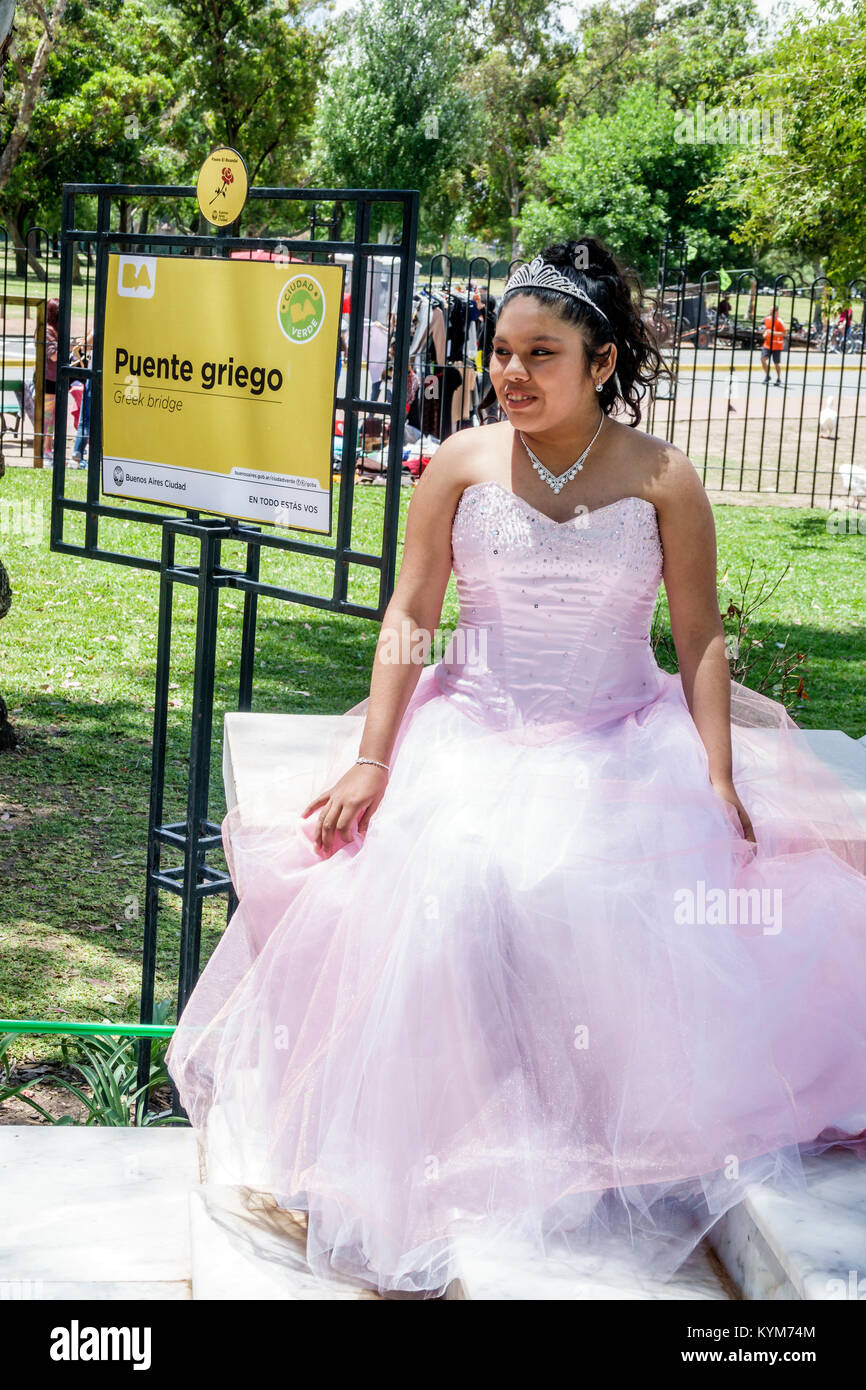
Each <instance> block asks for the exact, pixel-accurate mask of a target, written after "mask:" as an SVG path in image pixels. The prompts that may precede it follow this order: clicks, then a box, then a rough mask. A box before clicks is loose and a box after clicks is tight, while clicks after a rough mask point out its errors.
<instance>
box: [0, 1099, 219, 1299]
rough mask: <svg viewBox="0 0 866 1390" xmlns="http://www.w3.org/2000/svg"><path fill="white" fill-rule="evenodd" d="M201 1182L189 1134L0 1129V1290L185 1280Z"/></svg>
mask: <svg viewBox="0 0 866 1390" xmlns="http://www.w3.org/2000/svg"><path fill="white" fill-rule="evenodd" d="M198 1183H199V1165H198V1151H197V1146H196V1140H195V1135H194V1133H193V1131H192V1130H191V1129H188V1128H182V1127H180V1126H178V1127H167V1128H163V1127H159V1128H153V1129H113V1128H107V1127H106V1128H102V1127H100V1128H97V1127H93V1128H86V1127H84V1126H78V1125H68V1126H67V1125H63V1126H53V1125H8V1126H6V1125H4V1126H0V1284H7V1285H11V1286H12V1287H13V1288H14V1287H19V1286H22V1285H26V1284H27V1283H28V1281H29V1282H30V1283H31V1284H35V1285H38V1284H39V1283H40V1282H42V1283H43V1284H44V1285H45V1287H51V1286H58V1285H67V1284H75V1285H76V1286H77V1287H78V1288H79V1289H80V1288H81V1287H82V1286H83V1285H91V1286H93V1287H98V1286H106V1285H111V1286H116V1285H118V1284H124V1285H127V1286H128V1285H131V1284H151V1283H159V1284H178V1283H180V1284H183V1283H185V1282H186V1281H188V1279H189V1271H190V1250H189V1219H188V1203H189V1193H190V1191H191V1190H192V1188H194V1187H196V1186H198ZM82 1296H84V1295H83V1294H82Z"/></svg>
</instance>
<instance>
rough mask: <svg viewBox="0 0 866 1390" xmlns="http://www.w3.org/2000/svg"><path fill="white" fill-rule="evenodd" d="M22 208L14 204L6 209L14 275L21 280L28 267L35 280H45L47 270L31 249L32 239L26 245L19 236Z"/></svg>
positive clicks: (18, 204)
mask: <svg viewBox="0 0 866 1390" xmlns="http://www.w3.org/2000/svg"><path fill="white" fill-rule="evenodd" d="M22 211H23V209H22V206H21V204H20V203H16V204H15V205H14V207H9V206H8V204H7V207H6V218H5V220H6V226H7V228H8V230H9V237H10V240H11V242H12V247H13V250H14V252H15V274H16V275H18V276H20V278H21V279H22V280H23V279H25V277H26V275H27V270H28V267H29V268H30V270H32V272H33V274H34V275H35V276H36V279H37V280H45V279H47V274H48V272H47V270H46V268H45V266H44V265H43V264H42V262H41V261H40V260H39V258H38V256H36V255H35V254H34V252H33V250H32V249H31V248H32V246H33V238H32V237H30V238H29V239H28V240H27V242H26V244H25V241H24V237H23V236H22V235H21V214H22Z"/></svg>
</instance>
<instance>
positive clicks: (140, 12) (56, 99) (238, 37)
mask: <svg viewBox="0 0 866 1390" xmlns="http://www.w3.org/2000/svg"><path fill="white" fill-rule="evenodd" d="M304 11H305V4H304V0H92V3H89V4H87V5H82V4H77V5H76V4H73V5H71V6H70V8H69V10H68V11H67V15H66V19H65V21H64V24H63V25H62V26H61V27H60V28H59V30H58V34H57V43H56V47H55V49H54V51H53V52H52V54H51V56H50V58H49V62H48V66H47V69H46V74H45V79H44V81H43V84H42V90H41V93H40V99H39V102H38V104H37V106H36V109H35V111H34V114H33V119H32V122H31V126H30V134H29V138H28V140H27V143H26V144H25V146H24V148H23V150H22V152H21V154H20V155H19V156H18V159H17V161H16V164H15V166H14V169H13V171H12V174H11V177H10V179H9V182H8V185H7V187H6V189H5V190H4V194H3V197H2V202H0V209H2V211H3V213H4V214H5V215H6V216H7V217H9V216H10V215H11V214H13V213H14V215H15V217H16V220H17V221H18V223H19V224H21V225H24V224H25V223H27V222H30V221H41V222H42V223H43V224H44V225H46V226H47V227H48V228H49V230H56V229H57V227H58V226H59V218H60V193H61V187H62V184H63V183H64V182H67V181H71V180H73V179H74V180H75V181H77V182H92V183H102V182H120V183H157V184H159V183H166V184H172V183H178V182H180V183H188V182H194V181H195V176H196V174H197V172H198V168H199V166H200V164H201V161H202V160H203V159H204V157H205V155H206V154H207V152H208V150H209V149H212V148H213V147H214V146H215V145H217V144H223V143H225V144H229V145H232V146H234V147H236V148H237V149H238V150H239V151H240V153H241V154H242V155H243V157H244V159H245V160H246V163H247V166H248V168H249V171H250V179H251V181H253V180H255V181H256V182H258V183H273V184H277V185H279V184H288V185H291V184H294V183H297V182H299V181H300V179H301V175H302V168H303V165H304V160H305V156H306V152H307V143H306V134H305V132H306V129H307V127H308V126H309V124H310V122H311V119H312V112H313V106H314V103H315V95H316V90H317V84H318V80H319V77H320V75H321V70H322V56H323V50H324V38H323V36H322V35H321V34H314V33H313V32H312V31H311V30H309V29H307V28H306V27H305V26H304V23H303V17H304ZM22 27H23V32H22V34H21V37H20V43H21V60H22V62H23V63H24V66H25V67H29V64H30V62H31V61H32V57H33V54H34V52H35V50H36V46H37V44H38V43H39V40H40V38H41V35H42V28H41V25H40V23H39V22H38V21H37V20H36V19H33V18H31V19H28V20H27V22H26V24H25V25H23V26H22ZM11 79H12V70H11V69H9V70H7V81H6V99H5V102H4V104H3V107H2V110H0V148H2V147H3V146H4V145H5V144H6V142H7V141H8V138H9V135H10V133H11V130H12V127H13V124H14V121H15V115H16V112H17V109H18V107H19V106H20V101H21V84H20V82H14V81H12V80H11ZM171 211H174V212H175V214H176V212H177V209H176V208H175V209H172V210H171ZM151 212H152V214H153V215H154V216H156V217H159V216H160V215H162V214H163V213H164V212H169V207H168V204H166V205H165V207H161V206H159V205H158V203H157V202H153V203H151Z"/></svg>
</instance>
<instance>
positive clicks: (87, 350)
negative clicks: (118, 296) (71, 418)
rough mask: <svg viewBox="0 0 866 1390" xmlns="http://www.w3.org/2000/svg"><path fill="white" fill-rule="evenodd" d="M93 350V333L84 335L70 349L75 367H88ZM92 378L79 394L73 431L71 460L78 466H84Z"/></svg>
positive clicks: (87, 439) (88, 431) (88, 435)
mask: <svg viewBox="0 0 866 1390" xmlns="http://www.w3.org/2000/svg"><path fill="white" fill-rule="evenodd" d="M92 351H93V333H92V332H90V333H88V334H87V335H86V337H85V339H84V342H83V343H76V345H75V347H74V348H73V350H72V355H71V360H72V362H73V363H74V365H75V366H76V367H89V366H90V363H91V359H92ZM92 385H93V383H92V380H91V379H90V378H88V380H87V381H85V383H84V390H83V392H82V394H81V410H80V411H79V414H78V429H77V430H76V433H75V442H74V444H73V445H72V462H73V463H74V464H75V465H76V466H77V467H78V468H86V467H87V463H86V456H87V445H88V442H89V439H90V398H91V388H92Z"/></svg>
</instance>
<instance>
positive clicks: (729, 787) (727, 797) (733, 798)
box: [710, 778, 758, 845]
mask: <svg viewBox="0 0 866 1390" xmlns="http://www.w3.org/2000/svg"><path fill="white" fill-rule="evenodd" d="M710 783H711V786H712V788H713V791H714V792H716V793H717V795H718V796H720V797H721V798H722V800H723V801H727V803H728V805H729V806H733V808H734V810H735V811H736V813H737V815H738V816H739V818H740V825H741V826H742V827H743V834H744V835H745V837H746V839H747V840H749V841H750V842H751V843H752V844H753V845H757V843H758V841H757V838H756V836H755V831H754V829H753V827H752V822H751V820H750V819H749V813H748V811H747V810H746V808H745V806H744V805H743V803H742V801H741V800H740V798H739V796H738V795H737V789H736V787H735V786H734V784H733V782H730V781H718V782H714V781H713V780H712V778H711V779H710Z"/></svg>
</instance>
